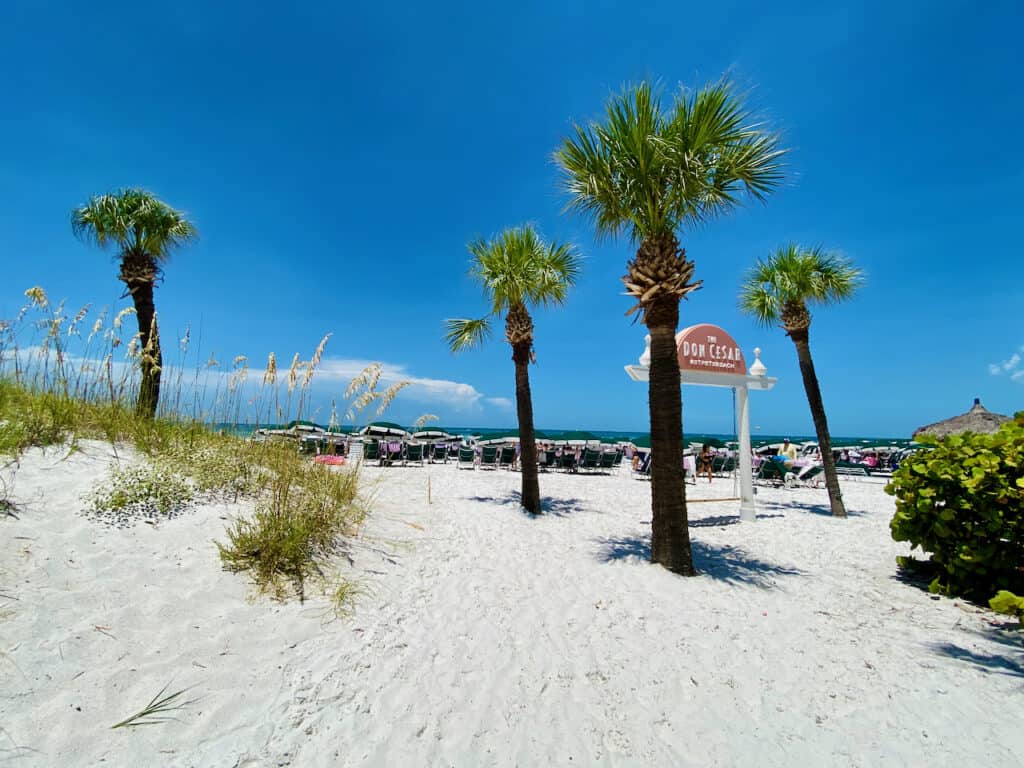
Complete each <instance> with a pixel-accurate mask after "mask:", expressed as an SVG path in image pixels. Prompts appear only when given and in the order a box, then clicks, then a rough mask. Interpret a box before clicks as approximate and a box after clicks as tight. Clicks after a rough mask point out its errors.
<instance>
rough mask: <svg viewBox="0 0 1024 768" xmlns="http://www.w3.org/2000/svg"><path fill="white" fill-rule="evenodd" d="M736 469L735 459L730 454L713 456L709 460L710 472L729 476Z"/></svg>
mask: <svg viewBox="0 0 1024 768" xmlns="http://www.w3.org/2000/svg"><path fill="white" fill-rule="evenodd" d="M735 471H736V459H734V458H733V457H732V456H715V458H714V459H713V460H712V462H711V474H713V475H721V476H722V477H729V476H730V475H732V473H733V472H735Z"/></svg>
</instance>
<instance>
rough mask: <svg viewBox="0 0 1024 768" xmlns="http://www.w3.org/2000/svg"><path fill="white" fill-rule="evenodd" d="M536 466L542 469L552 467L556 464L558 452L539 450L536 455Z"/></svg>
mask: <svg viewBox="0 0 1024 768" xmlns="http://www.w3.org/2000/svg"><path fill="white" fill-rule="evenodd" d="M537 466H538V467H539V468H540V469H542V470H549V469H554V468H555V467H557V466H558V454H556V453H555V452H554V451H541V452H540V454H539V455H538V456H537Z"/></svg>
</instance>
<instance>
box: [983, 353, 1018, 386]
mask: <svg viewBox="0 0 1024 768" xmlns="http://www.w3.org/2000/svg"><path fill="white" fill-rule="evenodd" d="M1020 352H1024V347H1021V348H1020ZM1020 352H1014V353H1013V354H1012V355H1010V356H1009V357H1008V358H1007V359H1006V360H1003V361H1002V362H999V363H989V364H988V372H989V373H990V374H992V375H993V376H999V375H1000V374H1002V373H1008V372H1010V371H1013V370H1016V369H1017V366H1018V365H1020V361H1021V360H1022V359H1024V358H1022V357H1021V355H1020ZM1017 379H1018V377H1017V376H1014V377H1013V380H1014V381H1017Z"/></svg>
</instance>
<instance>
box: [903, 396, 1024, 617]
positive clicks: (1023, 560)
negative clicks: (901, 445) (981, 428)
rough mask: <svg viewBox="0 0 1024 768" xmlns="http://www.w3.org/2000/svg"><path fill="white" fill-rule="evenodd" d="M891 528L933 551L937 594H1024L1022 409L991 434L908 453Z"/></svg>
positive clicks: (983, 597) (978, 596)
mask: <svg viewBox="0 0 1024 768" xmlns="http://www.w3.org/2000/svg"><path fill="white" fill-rule="evenodd" d="M885 490H886V492H887V493H889V494H891V495H892V496H895V497H896V514H895V516H894V517H893V519H892V523H891V524H890V527H891V529H892V536H893V538H894V539H895V540H896V541H907V542H910V544H911V545H912V546H913V547H915V548H916V547H920V548H921V549H922V550H924V551H925V552H927V553H929V554H930V555H931V563H932V564H933V565H934V566H935V568H936V572H937V574H938V575H936V576H935V579H934V580H933V581H932V583H931V585H930V589H931V590H932V591H933V592H939V593H942V594H947V595H960V596H963V597H967V598H970V599H974V600H980V601H987V600H988V599H989V598H991V597H992V596H993V595H995V594H996V593H997V592H998V591H1000V590H1009V591H1011V592H1014V593H1016V594H1024V412H1022V413H1018V414H1017V415H1016V416H1015V417H1014V419H1013V420H1012V421H1009V422H1007V423H1006V424H1004V425H1003V426H1002V427H1001V428H1000V430H999V431H998V432H996V433H995V434H990V435H977V434H969V433H968V434H963V435H951V436H949V437H946V438H944V439H943V440H940V441H938V442H937V443H936V444H935V447H934V449H933V450H929V451H920V452H918V453H916V454H914V455H913V456H911V457H909V458H908V459H906V460H905V461H904V462H903V464H902V465H901V466H900V468H899V470H898V471H897V472H896V473H895V475H893V479H892V482H891V483H890V484H889V485H888V486H886V489H885Z"/></svg>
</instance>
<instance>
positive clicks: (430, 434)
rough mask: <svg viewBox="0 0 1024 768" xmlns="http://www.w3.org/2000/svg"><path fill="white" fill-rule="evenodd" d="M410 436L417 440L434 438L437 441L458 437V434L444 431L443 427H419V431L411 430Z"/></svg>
mask: <svg viewBox="0 0 1024 768" xmlns="http://www.w3.org/2000/svg"><path fill="white" fill-rule="evenodd" d="M412 436H413V437H415V438H416V439H417V440H434V441H438V442H447V441H449V440H458V439H459V438H458V436H456V435H453V434H450V433H449V432H445V431H444V430H443V429H421V430H420V431H419V432H413V433H412Z"/></svg>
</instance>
